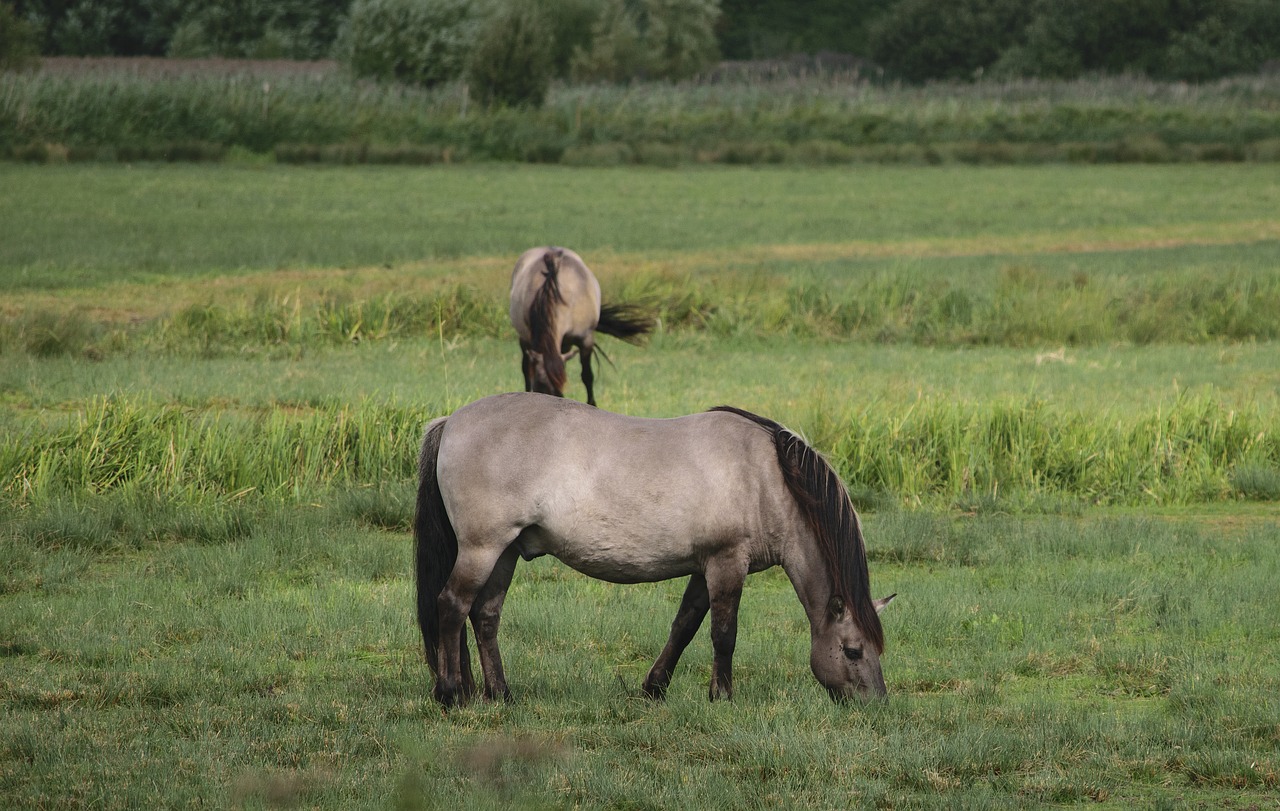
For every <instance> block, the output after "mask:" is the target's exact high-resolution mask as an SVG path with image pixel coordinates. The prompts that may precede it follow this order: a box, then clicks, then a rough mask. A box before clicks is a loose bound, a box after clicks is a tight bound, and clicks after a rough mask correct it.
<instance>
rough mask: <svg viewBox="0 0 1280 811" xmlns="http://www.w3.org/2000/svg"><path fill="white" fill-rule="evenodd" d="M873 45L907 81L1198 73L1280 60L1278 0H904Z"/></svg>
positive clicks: (882, 21) (1189, 76)
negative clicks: (987, 75) (1068, 0)
mask: <svg viewBox="0 0 1280 811" xmlns="http://www.w3.org/2000/svg"><path fill="white" fill-rule="evenodd" d="M869 53H870V55H871V56H872V57H873V58H874V59H876V60H877V61H878V62H879V63H880V64H881V65H883V66H884V67H885V68H887V69H888V70H889V71H890V72H891V73H893V74H894V75H897V76H900V77H902V78H904V79H907V80H909V81H915V82H920V81H926V80H930V79H963V78H969V77H972V76H976V75H981V74H982V73H985V72H994V73H995V74H997V75H1000V76H1009V77H1029V76H1034V77H1042V78H1059V79H1070V78H1075V77H1078V76H1082V75H1087V74H1098V73H1105V74H1112V75H1116V74H1122V73H1135V74H1141V75H1145V76H1152V77H1158V78H1168V79H1183V80H1194V81H1200V80H1205V79H1212V78H1217V77H1220V76H1224V75H1230V74H1236V73H1245V72H1252V71H1256V70H1258V69H1259V68H1260V67H1261V66H1262V65H1263V64H1264V63H1265V62H1267V61H1268V60H1271V59H1276V58H1280V0H1081V2H1071V3H1064V2H1061V1H1060V0H1035V2H1031V3H1023V2H1018V1H1016V0H955V2H950V3H934V2H931V0H898V2H897V3H895V4H894V5H892V6H891V7H890V8H889V9H888V11H887V12H886V13H885V14H884V15H883V16H882V17H880V18H879V19H878V20H877V21H876V22H875V23H874V24H873V25H872V27H871V31H870V34H869Z"/></svg>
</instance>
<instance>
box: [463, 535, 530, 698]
mask: <svg viewBox="0 0 1280 811" xmlns="http://www.w3.org/2000/svg"><path fill="white" fill-rule="evenodd" d="M519 559H520V556H519V554H518V553H517V552H516V549H515V547H514V546H512V547H508V548H507V551H506V552H503V553H502V557H500V558H498V563H497V565H496V566H494V567H493V574H491V575H489V582H488V583H486V584H485V586H484V588H483V589H481V590H480V594H479V595H477V596H476V601H475V604H474V605H473V606H472V607H471V625H472V627H473V628H475V630H476V649H477V650H478V651H479V653H480V669H481V670H482V671H483V672H484V697H485V698H487V699H489V700H491V701H495V700H497V699H502V700H504V701H510V700H511V690H510V689H509V688H508V687H507V676H506V673H504V672H503V669H502V654H501V653H500V652H499V651H498V623H499V621H500V620H501V619H502V601H503V600H505V599H506V597H507V588H508V587H509V586H510V585H511V576H512V574H513V573H514V572H515V570H516V562H517V561H518V560H519Z"/></svg>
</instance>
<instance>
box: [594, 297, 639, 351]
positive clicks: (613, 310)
mask: <svg viewBox="0 0 1280 811" xmlns="http://www.w3.org/2000/svg"><path fill="white" fill-rule="evenodd" d="M652 329H653V318H652V317H650V316H649V315H647V314H646V313H645V312H644V311H643V310H641V309H640V308H639V307H636V306H633V305H631V304H601V305H600V322H599V323H597V324H596V331H597V332H603V333H604V334H605V335H612V336H613V337H615V338H621V339H622V340H624V341H626V342H628V343H633V344H634V343H639V341H640V338H641V337H642V336H644V335H646V334H648V333H649V332H650V331H651V330H652Z"/></svg>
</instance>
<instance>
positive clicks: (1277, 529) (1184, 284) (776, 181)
mask: <svg viewBox="0 0 1280 811" xmlns="http://www.w3.org/2000/svg"><path fill="white" fill-rule="evenodd" d="M1274 167H1275V165H1274V164H1264V165H1253V166H1248V167H1241V166H1229V165H1224V166H1198V165H1190V166H1167V165H1165V166H1114V167H1063V166H1046V167H1038V168H1031V167H1018V168H972V167H970V168H965V167H955V166H944V167H929V168H905V167H872V166H867V167H858V168H838V169H828V170H816V169H782V168H768V169H731V168H719V169H711V168H702V169H697V170H692V171H682V172H664V171H655V170H644V169H609V170H597V169H570V168H566V167H529V166H522V167H514V168H513V167H506V166H504V167H498V166H473V167H433V168H427V169H412V170H409V169H389V168H340V167H329V168H323V169H300V168H289V167H275V166H267V167H231V166H223V167H207V166H190V167H175V166H152V165H138V166H134V167H128V166H119V165H106V166H100V165H83V166H75V167H56V166H48V167H25V166H15V165H8V164H0V185H3V186H4V188H5V189H6V193H5V194H4V195H3V196H0V291H3V292H2V293H0V319H2V320H0V806H3V807H15V808H28V807H29V808H80V807H96V808H129V807H139V806H142V807H153V806H156V807H176V806H192V805H200V806H205V807H219V808H221V807H228V808H260V807H290V806H297V805H301V806H304V807H320V808H352V807H367V808H386V807H396V808H458V807H462V806H463V805H471V806H476V807H481V808H488V807H494V808H497V807H513V806H514V807H529V808H560V807H588V808H595V807H599V808H606V807H608V808H654V809H658V808H663V809H666V808H743V807H747V808H757V807H760V808H766V807H769V808H771V807H779V808H783V807H785V808H800V807H813V808H835V807H842V808H843V807H879V808H921V807H925V808H955V807H965V808H1022V807H1044V806H1053V807H1058V806H1075V805H1087V806H1091V807H1103V808H1132V807H1145V808H1183V807H1187V808H1201V807H1203V808H1210V807H1212V808H1221V807H1236V808H1248V807H1257V808H1270V807H1277V806H1280V755H1278V752H1280V722H1278V719H1280V701H1278V700H1277V698H1276V696H1277V695H1280V666H1277V664H1276V661H1277V658H1278V656H1277V654H1280V636H1278V634H1277V630H1276V625H1275V623H1274V621H1273V620H1272V619H1271V615H1272V614H1273V613H1274V610H1275V597H1274V591H1275V589H1274V584H1275V583H1276V582H1277V578H1278V577H1280V571H1278V569H1280V553H1278V551H1277V550H1280V520H1278V518H1277V511H1276V504H1277V502H1280V424H1278V423H1280V371H1278V370H1280V364H1278V363H1277V343H1276V341H1277V339H1278V338H1280V336H1277V335H1276V330H1277V327H1276V324H1280V251H1278V250H1277V247H1278V246H1280V220H1278V219H1277V218H1276V216H1275V212H1276V211H1277V210H1280V169H1276V168H1274ZM548 242H555V243H560V244H566V245H569V246H571V247H574V248H575V249H577V250H579V251H580V252H581V253H583V255H584V256H585V257H586V259H587V261H588V262H589V263H591V264H592V265H593V267H595V269H596V270H597V272H598V274H599V275H600V277H601V279H602V283H603V285H604V288H605V291H606V296H607V297H614V298H618V299H629V300H636V301H642V302H644V303H645V304H646V305H648V306H651V307H653V308H654V310H655V312H657V313H659V314H660V317H661V319H662V326H661V328H660V329H659V331H658V334H656V335H655V336H654V337H653V338H652V340H651V341H650V342H649V343H648V345H646V346H643V347H630V346H625V345H621V344H619V343H618V342H607V343H605V347H606V351H607V352H609V354H610V356H611V357H612V358H613V361H614V366H608V365H605V366H604V368H603V369H602V370H601V371H600V377H599V379H598V381H597V397H598V399H599V400H600V402H601V404H602V406H603V407H605V408H608V409H611V410H617V411H622V412H626V413H633V414H642V415H650V416H668V415H674V414H680V413H688V412H691V411H697V410H701V409H705V408H708V407H710V406H713V405H717V404H721V403H729V404H734V405H739V406H742V407H746V408H749V409H752V410H756V411H760V412H762V413H765V414H768V415H770V416H773V417H776V418H778V419H780V420H782V421H783V422H786V423H787V424H789V425H792V426H793V427H795V428H797V429H800V430H801V431H803V432H804V433H805V434H806V435H807V436H808V438H809V439H810V441H811V442H813V443H814V444H815V445H816V446H817V447H818V448H819V449H820V450H822V451H823V452H824V453H826V454H827V455H828V457H829V458H830V459H831V460H832V462H833V463H834V464H835V465H836V466H837V468H838V469H839V470H840V472H841V473H842V475H844V476H845V478H846V479H847V481H848V484H849V486H850V490H851V492H852V493H854V495H855V498H856V500H857V502H858V504H859V506H860V509H861V510H862V511H863V513H864V517H865V524H866V533H867V544H868V549H869V556H870V567H871V578H872V586H873V590H874V591H875V592H876V594H877V595H881V594H886V593H889V592H898V594H899V598H898V600H896V601H895V602H894V604H893V605H892V606H891V607H890V608H889V609H888V610H887V612H886V614H885V625H886V636H887V639H888V645H889V647H888V650H887V653H886V656H885V658H884V668H885V675H886V680H887V682H888V686H889V690H890V700H889V701H888V702H887V703H885V704H883V705H876V706H869V707H837V706H834V705H832V704H831V703H830V702H829V700H828V699H827V698H826V696H825V693H824V692H823V691H822V690H821V688H819V686H818V685H817V683H816V682H815V681H814V680H813V679H812V677H811V676H810V675H809V673H808V670H807V665H806V662H807V655H808V650H807V644H806V637H807V634H806V625H805V619H804V615H803V612H802V611H801V609H800V605H799V603H798V601H797V600H796V598H795V596H794V593H793V592H792V591H791V589H790V586H789V585H788V583H787V581H786V579H785V577H784V576H783V575H782V573H781V572H780V571H776V570H775V571H770V572H766V573H762V574H759V575H756V576H753V577H752V578H751V579H750V580H748V585H747V589H746V593H745V595H744V600H743V610H742V625H741V629H740V634H739V645H738V652H737V656H736V659H735V665H736V670H737V679H736V683H735V686H736V688H737V691H736V696H735V699H734V701H733V702H732V703H731V704H718V705H711V704H709V703H707V702H706V700H705V694H706V684H707V679H708V677H709V669H710V643H709V641H708V640H707V638H706V635H705V633H704V634H700V636H699V638H698V639H697V640H695V642H694V644H693V645H692V646H691V648H690V650H689V652H688V654H687V655H686V657H685V660H684V661H683V662H682V665H681V667H680V668H679V669H678V671H677V673H676V677H675V681H674V683H673V685H672V689H671V693H670V697H669V699H668V701H667V702H666V703H665V704H654V703H651V702H648V701H646V700H642V699H641V698H639V697H638V688H639V683H640V680H641V679H642V678H643V675H644V673H645V671H646V670H647V667H648V665H649V664H650V663H651V661H652V658H653V657H654V656H655V655H656V654H657V652H658V650H659V649H660V647H661V645H662V642H663V640H664V639H665V635H666V631H667V628H668V625H669V623H670V621H671V618H672V616H673V614H674V611H675V607H676V604H677V603H678V600H679V595H680V592H681V589H682V585H683V584H682V583H679V582H672V583H665V584H657V585H648V586H625V587H623V586H612V585H608V584H602V583H597V582H594V581H589V580H587V579H585V578H583V577H581V576H579V575H577V574H575V573H573V572H571V571H569V570H567V569H566V568H564V567H563V566H561V565H559V564H557V563H555V562H554V561H549V560H546V559H540V560H537V561H534V562H532V563H530V564H522V565H521V566H520V568H519V569H518V570H517V574H516V578H515V584H514V586H513V588H512V592H511V595H510V598H509V600H508V602H507V611H506V612H505V615H504V624H503V637H502V640H503V644H504V654H505V655H506V658H507V660H508V661H507V670H508V676H509V678H510V680H511V685H512V689H513V690H514V691H515V693H516V696H517V702H516V703H515V704H512V705H509V706H488V705H477V706H473V707H468V708H464V709H461V710H458V711H455V712H452V713H450V714H448V715H445V714H444V713H442V712H441V711H440V710H439V708H438V707H437V706H436V705H435V704H434V703H433V702H432V701H431V700H430V698H429V688H430V681H429V671H428V670H427V668H426V666H425V664H424V663H423V662H422V657H421V652H420V649H419V648H420V639H419V637H418V634H417V629H416V626H415V624H414V621H413V615H412V597H411V592H412V583H411V579H410V576H409V572H410V569H411V562H412V550H411V545H410V537H409V533H408V525H409V520H410V518H411V515H412V510H413V505H412V495H413V482H412V466H413V464H414V454H415V452H416V443H417V439H418V435H419V433H420V431H421V428H422V425H423V424H424V423H425V421H426V420H427V419H428V418H429V417H431V416H434V415H436V414H439V413H446V412H448V411H449V410H451V409H453V408H455V407H457V406H458V405H461V404H462V403H465V402H468V401H470V400H472V399H474V398H476V397H479V396H482V395H485V394H489V393H494V392H498V391H507V390H511V389H515V388H519V387H520V384H521V380H520V373H519V359H518V350H517V348H516V345H515V342H514V340H513V339H512V338H511V337H510V336H509V335H508V330H509V327H507V326H506V324H505V295H506V289H505V288H506V283H507V279H508V274H509V272H510V265H511V263H512V262H513V261H514V259H515V256H516V255H517V254H518V253H519V252H520V251H521V250H523V249H524V248H526V247H529V246H530V245H534V244H540V243H548ZM605 341H608V339H605ZM572 368H573V367H571V382H573V383H574V385H573V386H571V389H570V395H571V396H575V397H578V398H581V397H582V392H581V390H580V386H579V385H577V384H576V381H573V379H572V378H573V373H572Z"/></svg>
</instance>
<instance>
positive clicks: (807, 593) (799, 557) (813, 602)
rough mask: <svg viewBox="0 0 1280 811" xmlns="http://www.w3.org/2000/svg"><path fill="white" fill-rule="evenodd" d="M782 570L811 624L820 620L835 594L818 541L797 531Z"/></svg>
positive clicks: (829, 572)
mask: <svg viewBox="0 0 1280 811" xmlns="http://www.w3.org/2000/svg"><path fill="white" fill-rule="evenodd" d="M782 570H783V571H785V572H786V573H787V579H789V580H790V581H791V585H792V587H793V588H794V589H795V590H796V596H797V597H799V598H800V604H801V605H803V606H804V611H805V614H807V615H808V617H809V621H810V622H811V623H813V622H816V621H817V620H819V619H821V617H822V615H823V614H824V612H826V610H827V605H828V604H829V602H830V600H831V596H832V594H834V593H835V590H834V588H833V584H832V582H831V571H830V569H829V567H828V566H827V562H826V559H825V558H824V557H823V555H822V550H820V549H819V548H818V544H817V541H816V540H815V539H814V538H813V537H812V536H811V535H810V534H809V533H808V532H804V533H798V534H797V536H796V539H795V540H793V542H792V544H791V547H790V548H789V549H788V550H787V554H785V555H784V556H783V560H782Z"/></svg>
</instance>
